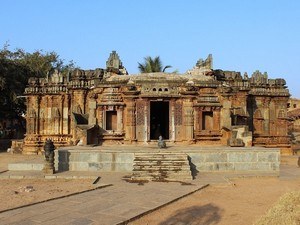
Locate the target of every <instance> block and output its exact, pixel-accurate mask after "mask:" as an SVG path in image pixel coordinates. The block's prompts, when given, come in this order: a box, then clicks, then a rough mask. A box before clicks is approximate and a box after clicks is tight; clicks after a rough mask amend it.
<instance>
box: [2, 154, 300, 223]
mask: <svg viewBox="0 0 300 225" xmlns="http://www.w3.org/2000/svg"><path fill="white" fill-rule="evenodd" d="M290 159H292V160H290V161H289V162H287V163H282V165H281V171H280V176H279V179H284V180H289V179H300V168H298V167H297V166H296V158H295V157H292V158H291V157H290ZM6 173H7V172H6ZM6 173H2V174H0V178H1V176H2V178H5V176H7V175H5V174H6ZM8 173H9V172H8ZM22 173H23V178H30V177H31V178H33V177H34V176H33V174H32V173H31V172H29V171H26V172H25V171H24V172H22ZM35 173H36V172H35ZM11 175H14V173H11ZM40 175H41V174H40ZM84 175H87V174H86V173H78V172H77V173H75V174H74V173H67V172H66V173H60V174H57V176H60V177H71V176H73V177H76V176H77V177H80V176H84ZM89 175H90V176H95V177H96V174H91V173H89ZM97 175H98V176H101V179H100V180H99V182H98V183H99V185H105V184H113V186H109V187H105V188H103V189H97V190H93V191H89V192H85V193H82V194H77V195H73V196H70V197H65V198H61V199H57V200H51V201H48V202H44V203H39V204H36V205H31V206H26V207H23V208H19V209H14V210H9V211H7V212H3V213H0V224H53V225H54V224H105V225H110V224H126V221H128V220H130V219H132V218H134V217H137V216H139V215H141V214H144V213H146V212H148V211H152V210H154V209H156V208H158V207H162V206H163V205H165V204H167V203H170V202H172V201H175V200H176V199H178V198H181V197H183V196H185V195H187V194H189V193H192V192H194V191H197V190H199V189H201V188H202V187H204V186H205V185H207V184H221V185H228V184H229V185H230V184H231V181H230V179H232V178H236V177H248V176H270V174H266V173H257V174H255V173H253V172H252V173H248V174H247V173H232V172H231V173H230V172H228V173H219V172H215V173H199V174H198V175H197V179H195V180H193V181H191V183H192V185H182V184H180V183H177V182H169V183H157V182H149V183H145V184H144V185H138V184H136V183H127V182H125V181H123V180H122V177H123V176H125V175H128V173H116V172H106V173H103V172H101V173H98V174H97ZM3 176H4V177H3ZM35 176H36V177H39V175H38V174H37V173H36V174H35ZM15 178H17V177H15ZM19 178H21V177H19Z"/></svg>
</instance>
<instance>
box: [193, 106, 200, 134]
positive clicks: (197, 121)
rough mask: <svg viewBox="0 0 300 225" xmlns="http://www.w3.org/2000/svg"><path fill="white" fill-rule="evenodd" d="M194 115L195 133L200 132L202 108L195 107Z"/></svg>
mask: <svg viewBox="0 0 300 225" xmlns="http://www.w3.org/2000/svg"><path fill="white" fill-rule="evenodd" d="M194 110H195V111H194V112H195V113H194V114H195V118H194V121H195V123H194V127H195V131H199V130H200V107H199V106H198V107H194Z"/></svg>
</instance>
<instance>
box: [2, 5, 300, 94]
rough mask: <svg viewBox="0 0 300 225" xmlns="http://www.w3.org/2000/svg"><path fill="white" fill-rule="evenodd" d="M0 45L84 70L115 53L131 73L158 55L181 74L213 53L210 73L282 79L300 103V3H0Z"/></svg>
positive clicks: (93, 66) (103, 63) (98, 64)
mask: <svg viewBox="0 0 300 225" xmlns="http://www.w3.org/2000/svg"><path fill="white" fill-rule="evenodd" d="M0 4H1V9H2V10H1V13H0V46H3V45H4V44H5V43H6V42H7V41H8V42H9V44H10V46H11V49H14V48H17V47H19V48H23V49H24V50H26V51H29V52H31V51H34V50H36V49H43V50H45V51H55V52H57V53H58V54H59V55H60V57H61V58H63V59H65V60H66V61H69V60H74V61H75V62H76V64H77V65H78V66H79V67H81V68H83V69H93V68H97V67H101V68H104V67H105V62H106V60H107V58H108V56H109V53H110V52H111V51H112V50H116V51H117V52H118V53H119V55H120V57H121V60H122V61H123V64H124V66H125V67H126V68H127V70H128V72H129V73H137V72H138V69H137V62H142V61H143V57H145V56H157V55H159V56H160V57H161V59H162V61H163V63H164V64H165V65H167V64H168V65H172V66H173V69H174V70H175V69H178V70H179V72H182V73H183V72H185V71H186V70H188V69H190V68H192V67H193V66H194V65H195V63H196V61H197V60H198V59H199V58H206V57H207V55H208V54H209V53H212V54H213V58H214V68H215V69H223V70H236V71H240V72H242V73H244V72H248V74H249V75H251V74H252V72H254V71H255V70H257V69H258V70H260V71H262V72H265V71H267V72H268V74H269V77H270V78H279V77H283V78H285V79H286V81H287V85H288V86H289V89H290V92H291V94H292V96H294V97H298V98H300V88H299V84H300V82H299V76H300V73H299V69H298V65H299V64H300V1H298V0H288V1H287V0H286V1H283V0H273V1H272V0H265V1H264V0H261V1H258V0H251V1H241V0H239V1H238V0H227V1H221V0H220V1H216V0H215V1H213V0H212V1H207V0H206V1H201V0H198V1H197V0H195V1H192V0H184V1H183V0H181V1H179V0H172V1H171V0H152V1H145V0H113V1H112V0H106V1H105V0H102V1H101V0H86V1H84V0H82V1H79V0H51V1H50V0H49V1H46V0H45V1H40V0H39V1H38V0H36V1H33V0H26V1H24V0H23V1H21V0H19V1H16V0H0Z"/></svg>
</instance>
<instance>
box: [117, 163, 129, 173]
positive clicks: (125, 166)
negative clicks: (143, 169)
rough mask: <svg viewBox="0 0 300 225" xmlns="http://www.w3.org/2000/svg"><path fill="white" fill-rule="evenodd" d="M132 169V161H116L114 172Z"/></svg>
mask: <svg viewBox="0 0 300 225" xmlns="http://www.w3.org/2000/svg"><path fill="white" fill-rule="evenodd" d="M132 170H133V163H116V164H115V171H116V172H131V171H132Z"/></svg>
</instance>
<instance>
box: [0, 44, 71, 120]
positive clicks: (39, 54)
mask: <svg viewBox="0 0 300 225" xmlns="http://www.w3.org/2000/svg"><path fill="white" fill-rule="evenodd" d="M73 68H74V63H73V62H72V61H71V62H70V63H69V64H66V65H65V64H64V61H63V60H62V59H60V58H59V55H58V54H57V53H55V52H44V51H43V50H37V51H35V52H33V53H28V52H25V51H24V50H23V49H16V50H15V51H10V50H9V45H8V44H5V45H4V47H3V48H2V49H0V118H1V119H3V118H16V117H18V116H20V115H22V114H23V113H25V109H26V108H25V104H24V103H25V99H24V98H18V96H22V95H23V93H24V90H25V87H26V85H27V82H28V79H29V77H45V76H46V75H47V73H49V72H51V71H52V70H54V69H58V70H59V71H61V72H63V73H66V72H67V71H68V70H70V69H73Z"/></svg>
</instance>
